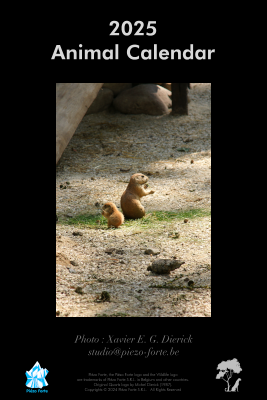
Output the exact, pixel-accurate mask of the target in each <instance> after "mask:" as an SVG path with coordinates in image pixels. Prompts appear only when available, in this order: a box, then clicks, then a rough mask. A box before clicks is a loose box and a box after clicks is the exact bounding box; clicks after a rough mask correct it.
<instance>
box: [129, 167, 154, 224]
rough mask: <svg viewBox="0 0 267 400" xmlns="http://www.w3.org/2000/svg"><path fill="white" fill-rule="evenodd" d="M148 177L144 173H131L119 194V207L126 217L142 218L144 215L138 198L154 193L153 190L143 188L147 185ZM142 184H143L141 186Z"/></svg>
mask: <svg viewBox="0 0 267 400" xmlns="http://www.w3.org/2000/svg"><path fill="white" fill-rule="evenodd" d="M147 181H148V177H147V176H145V175H144V174H133V175H132V176H131V179H130V182H129V184H128V186H127V188H126V190H125V192H124V193H123V195H122V196H121V208H122V211H123V214H124V216H125V217H126V218H133V219H136V218H142V217H144V216H145V215H146V212H145V209H144V207H143V206H142V204H141V202H140V198H141V197H143V196H147V195H148V194H153V193H155V192H154V190H149V191H148V190H145V189H147V187H148V185H147V184H146V182H147ZM142 185H144V186H142Z"/></svg>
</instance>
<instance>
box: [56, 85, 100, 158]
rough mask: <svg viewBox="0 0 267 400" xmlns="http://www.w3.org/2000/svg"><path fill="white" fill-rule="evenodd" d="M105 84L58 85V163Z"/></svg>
mask: <svg viewBox="0 0 267 400" xmlns="http://www.w3.org/2000/svg"><path fill="white" fill-rule="evenodd" d="M102 85H103V83H57V84H56V163H58V161H59V159H60V157H61V155H62V153H63V151H64V150H65V148H66V146H67V145H68V143H69V141H70V139H71V138H72V135H73V134H74V132H75V130H76V128H77V126H78V125H79V123H80V122H81V120H82V118H83V116H84V115H85V113H86V111H87V110H88V108H89V107H90V105H91V104H92V103H93V101H94V99H95V98H96V96H97V94H98V92H99V90H100V89H101V87H102Z"/></svg>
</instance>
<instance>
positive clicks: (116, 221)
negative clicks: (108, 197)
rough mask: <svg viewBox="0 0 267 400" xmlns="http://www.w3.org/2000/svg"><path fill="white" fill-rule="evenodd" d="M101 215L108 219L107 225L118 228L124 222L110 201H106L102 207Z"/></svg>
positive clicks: (121, 215)
mask: <svg viewBox="0 0 267 400" xmlns="http://www.w3.org/2000/svg"><path fill="white" fill-rule="evenodd" d="M101 214H102V215H104V217H105V218H107V220H108V227H109V228H110V227H111V226H114V227H115V228H118V227H119V226H120V225H121V224H123V222H124V216H123V214H122V213H121V212H120V211H119V210H118V209H117V207H116V206H115V204H114V203H112V201H108V202H107V203H105V204H104V205H103V207H102V213H101Z"/></svg>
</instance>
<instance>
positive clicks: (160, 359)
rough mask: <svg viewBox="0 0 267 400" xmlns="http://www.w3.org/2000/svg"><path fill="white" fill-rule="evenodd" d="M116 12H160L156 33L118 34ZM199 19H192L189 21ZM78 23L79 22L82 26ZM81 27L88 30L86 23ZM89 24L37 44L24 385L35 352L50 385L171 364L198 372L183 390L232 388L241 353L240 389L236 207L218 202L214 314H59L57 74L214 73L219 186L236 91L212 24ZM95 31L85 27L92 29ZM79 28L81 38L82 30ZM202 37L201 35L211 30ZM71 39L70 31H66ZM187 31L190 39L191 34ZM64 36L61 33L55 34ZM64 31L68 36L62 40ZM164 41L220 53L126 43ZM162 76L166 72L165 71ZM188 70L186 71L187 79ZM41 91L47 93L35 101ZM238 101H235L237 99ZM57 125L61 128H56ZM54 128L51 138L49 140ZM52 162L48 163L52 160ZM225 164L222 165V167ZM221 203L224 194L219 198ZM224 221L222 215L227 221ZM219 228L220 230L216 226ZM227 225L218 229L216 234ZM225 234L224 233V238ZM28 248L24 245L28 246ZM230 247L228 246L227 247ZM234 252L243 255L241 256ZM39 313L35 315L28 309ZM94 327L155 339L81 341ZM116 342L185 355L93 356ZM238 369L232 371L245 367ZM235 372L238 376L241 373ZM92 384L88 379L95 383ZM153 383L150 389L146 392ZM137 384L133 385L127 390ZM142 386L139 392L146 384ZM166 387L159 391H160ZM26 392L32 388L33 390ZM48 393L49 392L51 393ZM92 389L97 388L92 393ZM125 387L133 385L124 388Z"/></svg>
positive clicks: (134, 77) (140, 76)
mask: <svg viewBox="0 0 267 400" xmlns="http://www.w3.org/2000/svg"><path fill="white" fill-rule="evenodd" d="M114 19H117V20H118V21H119V22H122V21H123V20H126V19H127V20H129V21H131V22H134V21H135V20H137V19H141V20H143V21H144V23H145V25H146V22H147V21H148V20H156V21H157V23H156V27H157V34H156V35H155V36H152V37H146V36H143V37H135V36H133V35H131V36H129V37H123V36H122V35H120V36H119V37H118V36H114V37H110V36H109V33H110V32H111V27H109V22H110V21H111V20H114ZM188 24H190V21H188ZM76 33H77V31H76ZM78 33H79V32H78ZM80 33H81V34H80V35H79V34H77V35H76V36H74V35H72V32H71V29H70V31H69V33H68V35H63V34H62V33H61V32H60V31H59V33H58V35H56V36H55V37H54V41H53V43H51V40H50V41H48V42H47V43H46V44H45V45H44V46H43V48H42V52H38V54H37V53H36V55H35V58H34V59H33V66H34V68H42V69H41V70H42V79H41V84H40V83H38V84H37V83H36V84H35V85H34V84H33V90H34V95H35V96H34V98H33V103H34V104H33V105H32V106H33V107H36V121H35V122H37V121H38V120H39V126H40V131H39V132H36V135H35V139H34V140H35V145H36V146H38V148H39V151H38V155H37V156H36V157H35V164H34V169H36V172H37V173H38V179H36V176H35V178H34V174H33V173H31V174H32V176H33V178H32V184H33V187H34V197H33V199H32V200H33V201H32V203H31V207H32V218H33V219H32V223H33V224H34V221H35V216H37V215H38V216H39V215H41V216H42V221H44V222H43V223H42V225H41V226H38V234H37V235H35V234H32V235H31V237H30V248H33V249H35V250H37V252H38V253H39V258H38V265H37V266H36V260H35V261H34V263H33V262H32V264H33V265H32V267H31V268H32V269H31V270H30V271H32V273H30V274H28V275H30V276H29V277H28V279H27V282H28V283H27V290H25V298H24V304H26V306H27V312H28V319H26V321H25V325H24V326H23V327H22V328H21V331H22V333H21V334H22V336H20V338H23V346H22V348H21V357H20V360H19V364H20V365H21V368H20V389H21V390H20V392H21V393H23V392H24V393H25V392H26V389H27V388H26V386H25V382H26V376H25V372H26V371H28V370H30V369H31V368H32V367H33V365H34V364H35V362H36V361H38V362H39V363H40V365H41V367H42V368H46V369H47V370H48V371H49V373H48V375H47V382H48V384H49V385H48V386H47V387H46V388H44V389H47V390H48V395H64V394H77V395H80V394H83V393H85V392H84V387H85V386H86V385H85V384H83V383H82V382H77V379H78V378H86V377H87V376H88V373H89V372H91V373H97V372H106V373H109V372H120V373H123V372H129V373H130V372H132V373H134V372H135V373H147V372H156V373H158V372H163V373H164V372H168V373H178V375H179V376H180V377H182V378H186V379H188V380H189V382H184V383H183V382H182V383H181V385H180V386H181V388H182V392H178V394H179V395H184V394H185V395H187V394H190V393H194V394H200V393H203V394H204V395H209V394H216V395H217V394H220V393H224V388H225V387H226V383H225V382H224V381H223V380H221V379H220V380H216V379H215V377H216V375H217V373H218V371H217V370H216V368H217V365H218V364H219V363H220V362H221V361H226V360H229V359H233V358H237V359H238V361H239V362H240V365H241V368H242V369H243V371H242V372H241V374H240V375H239V376H240V377H241V378H242V382H241V383H240V386H239V390H240V392H241V390H242V392H243V393H245V392H246V391H247V390H248V385H250V383H249V378H248V369H249V367H248V358H247V356H246V354H247V348H246V346H245V344H244V338H246V332H247V331H246V329H245V328H244V319H243V316H242V314H241V312H240V306H241V300H240V299H241V298H242V297H241V289H240V287H239V286H238V285H237V283H238V282H239V278H238V275H237V271H238V268H239V266H238V262H236V263H235V262H234V265H229V263H228V262H227V252H228V251H229V248H230V247H231V244H232V243H234V242H235V235H234V232H233V231H232V230H231V229H230V231H227V232H228V237H227V247H226V245H225V243H224V241H223V239H221V238H222V237H223V233H222V232H225V221H226V219H225V216H226V215H227V212H226V211H224V210H223V209H222V208H221V207H220V206H219V212H218V211H217V210H216V207H215V208H214V210H213V221H215V222H213V227H212V232H213V233H212V237H213V242H212V243H213V251H212V254H213V271H212V284H213V290H212V317H211V318H163V319H159V318H141V319H140V318H136V319H131V318H113V319H110V318H55V302H54V290H55V283H54V282H55V272H54V231H53V230H52V216H53V220H54V189H53V188H54V184H53V183H52V182H54V171H53V169H54V166H53V165H54V150H52V149H54V148H55V147H54V139H55V138H54V126H55V101H54V93H55V92H54V90H55V82H61V81H64V82H87V81H88V80H93V81H95V82H96V81H97V82H98V81H102V80H106V81H107V82H122V81H125V82H129V81H131V82H132V81H134V82H143V81H145V82H147V81H149V82H155V81H156V80H166V79H163V77H164V78H165V76H166V78H167V77H168V79H167V80H169V82H172V81H174V82H176V80H177V79H176V78H179V79H178V80H186V81H188V79H189V81H191V80H194V81H195V80H201V81H202V80H203V81H204V82H207V81H209V82H212V134H213V137H215V139H214V140H213V144H214V145H213V152H215V156H214V158H213V161H212V165H213V170H214V168H215V170H216V171H217V172H216V179H214V180H215V182H214V186H213V187H214V190H213V192H214V193H215V194H216V193H218V192H219V190H218V189H219V187H218V181H219V182H223V181H224V171H222V169H221V160H222V159H221V158H220V147H221V146H222V145H223V142H222V141H221V140H218V137H219V138H222V139H223V138H224V136H223V134H225V126H226V121H225V120H224V118H222V116H221V107H224V106H225V104H226V103H225V101H226V100H227V99H228V97H229V90H227V82H226V81H225V79H224V72H225V71H226V70H227V67H228V63H227V51H226V50H227V44H225V43H217V42H216V40H214V39H215V37H214V35H212V34H211V32H209V31H208V28H207V26H206V27H205V34H206V35H202V36H201V35H199V34H194V35H193V34H189V29H188V31H184V30H183V31H182V29H180V27H179V21H178V20H172V19H171V20H168V21H167V22H166V21H165V20H164V19H160V18H157V17H154V18H150V19H143V18H141V17H140V16H139V18H135V19H133V18H130V17H128V18H124V19H119V18H116V17H111V18H110V19H108V18H105V19H104V18H103V19H101V20H100V21H98V22H97V23H95V24H88V26H86V29H85V28H84V27H83V29H81V32H80ZM85 33H86V34H85ZM74 37H75V40H74ZM202 37H203V40H202V41H197V40H199V38H202ZM66 39H67V40H66ZM182 39H183V40H182ZM56 40H57V42H56ZM63 40H65V42H63ZM55 43H65V44H61V46H62V49H66V48H68V49H70V48H75V49H77V50H78V49H79V44H83V48H84V49H85V48H92V49H96V48H99V49H100V50H101V49H102V50H103V49H106V48H114V44H115V43H118V44H119V47H120V59H119V60H60V59H57V60H51V57H52V54H53V51H54V49H55V46H56V44H55ZM154 43H157V44H158V49H159V50H160V49H168V50H170V49H176V48H179V49H181V50H182V49H185V48H189V46H190V43H193V44H194V49H198V48H205V49H216V51H215V53H213V54H212V59H211V60H205V61H204V60H188V61H185V60H170V59H169V60H146V61H142V60H138V61H134V60H129V59H128V58H127V56H126V48H127V47H128V46H129V45H131V44H140V50H141V49H142V48H153V44H154ZM160 78H161V79H160ZM181 78H182V79H181ZM36 99H37V100H38V101H36ZM230 109H231V107H230ZM52 132H53V133H52ZM43 133H45V134H46V135H47V136H46V137H47V140H43V137H42V134H43ZM44 166H45V167H44ZM218 166H219V168H217V167H218ZM219 204H220V200H219ZM222 221H223V222H222ZM214 232H215V233H214ZM215 235H219V236H215ZM218 238H219V239H218ZM28 250H29V248H28V247H27V248H25V249H24V251H25V254H28ZM224 254H225V255H224ZM232 260H235V256H233V258H232ZM229 273H230V274H231V281H230V283H229V280H226V275H227V274H229ZM29 314H30V315H29ZM83 334H84V335H85V336H86V337H98V338H103V337H104V338H105V339H106V338H107V337H108V335H115V336H116V337H125V336H126V335H127V336H128V337H136V338H138V337H139V335H145V337H146V340H147V344H146V345H141V344H137V343H133V344H126V345H125V344H124V345H123V344H120V345H117V344H114V345H112V344H102V343H100V344H81V343H76V344H75V343H74V341H75V339H76V336H77V335H83ZM189 334H190V335H191V336H192V337H193V343H192V344H181V345H178V344H160V343H159V344H158V345H156V344H149V338H150V336H152V335H158V338H161V337H162V336H163V335H169V336H171V335H173V337H182V336H183V335H184V336H185V337H186V336H188V335H189ZM105 346H108V347H109V348H110V349H112V347H114V348H115V347H121V348H122V349H123V348H126V349H128V348H129V347H130V348H132V349H137V350H138V349H144V350H148V348H149V347H154V348H159V349H164V350H170V348H171V347H172V346H173V347H174V348H176V349H179V350H180V353H179V355H178V356H172V357H164V356H154V357H149V358H147V359H145V358H144V357H143V356H140V357H138V356H126V357H123V358H119V357H116V356H102V357H100V356H88V355H87V354H88V350H89V349H93V348H95V349H103V348H104V347H105ZM239 376H237V375H234V376H233V378H232V379H233V380H234V379H235V378H237V377H239ZM235 380H236V379H235ZM232 384H233V382H232ZM87 386H88V385H87ZM147 393H149V392H146V395H147ZM127 394H128V393H127ZM138 394H139V393H138ZM155 394H156V395H157V392H153V395H155ZM160 394H161V395H164V396H166V395H167V396H169V395H171V396H172V395H175V396H177V392H173V393H166V392H162V393H160ZM26 395H28V396H29V395H30V394H29V393H26ZM44 395H45V394H44ZM85 395H87V396H88V395H89V394H88V393H86V394H85ZM101 395H102V394H101V393H93V394H92V393H90V396H93V397H95V396H101ZM118 395H120V393H118V392H116V396H118ZM122 395H123V396H125V392H124V393H122Z"/></svg>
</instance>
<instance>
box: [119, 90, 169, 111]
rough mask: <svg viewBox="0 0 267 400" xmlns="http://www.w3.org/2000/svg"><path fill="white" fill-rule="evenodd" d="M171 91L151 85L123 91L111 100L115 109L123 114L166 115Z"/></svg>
mask: <svg viewBox="0 0 267 400" xmlns="http://www.w3.org/2000/svg"><path fill="white" fill-rule="evenodd" d="M170 96H171V91H170V90H168V89H165V88H163V87H162V86H159V85H155V84H153V83H148V84H141V85H138V86H135V87H133V88H131V89H127V90H124V91H123V92H121V93H120V94H118V96H117V97H116V98H115V99H114V100H113V105H114V107H115V109H116V110H117V111H119V112H121V113H124V114H149V115H162V114H168V113H169V112H170V108H171V106H172V101H171V98H170Z"/></svg>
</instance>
